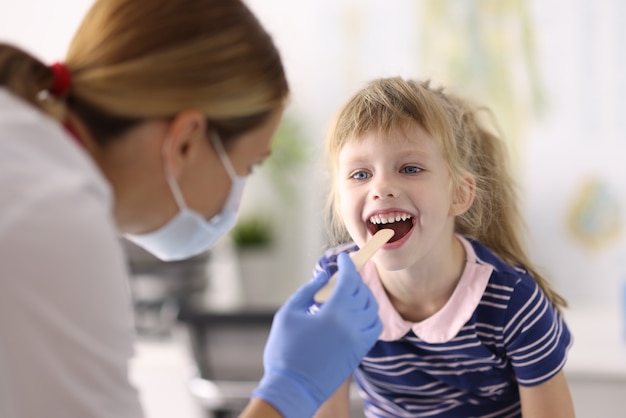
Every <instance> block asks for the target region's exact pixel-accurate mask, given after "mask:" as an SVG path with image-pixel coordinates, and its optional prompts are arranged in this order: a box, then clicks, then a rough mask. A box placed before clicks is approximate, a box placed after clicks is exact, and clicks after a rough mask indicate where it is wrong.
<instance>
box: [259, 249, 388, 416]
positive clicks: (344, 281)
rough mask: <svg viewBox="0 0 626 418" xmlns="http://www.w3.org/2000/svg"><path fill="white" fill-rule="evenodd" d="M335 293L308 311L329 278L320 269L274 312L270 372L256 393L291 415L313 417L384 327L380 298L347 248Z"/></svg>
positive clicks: (267, 357)
mask: <svg viewBox="0 0 626 418" xmlns="http://www.w3.org/2000/svg"><path fill="white" fill-rule="evenodd" d="M337 262H338V267H339V274H338V278H337V279H338V280H337V283H336V287H335V289H334V290H333V293H332V294H331V296H330V298H329V299H328V300H327V301H326V302H324V304H323V305H322V306H321V307H320V309H319V311H318V312H317V313H315V314H314V315H311V314H308V313H307V310H308V308H309V307H310V306H311V305H313V303H314V301H313V295H315V293H316V292H317V291H318V290H319V289H320V288H322V286H323V285H324V284H325V283H326V281H328V277H327V274H325V273H321V274H319V275H318V276H316V277H315V278H314V279H313V280H312V281H311V282H310V283H308V284H306V285H304V286H302V287H301V288H300V289H298V291H296V293H294V294H293V295H292V297H291V298H290V299H289V300H288V301H287V302H286V303H285V304H284V305H283V306H282V307H281V308H280V309H279V310H278V312H277V313H276V315H275V316H274V321H273V323H272V329H271V331H270V335H269V338H268V340H267V344H266V346H265V352H264V355H263V365H264V368H265V373H264V375H263V378H262V379H261V382H260V384H259V387H258V388H257V389H256V390H255V391H254V393H253V394H252V396H253V397H260V398H262V399H264V400H265V401H266V402H268V403H270V404H272V405H273V406H274V407H275V408H276V409H277V410H278V411H279V412H280V413H281V414H282V415H283V417H286V418H300V417H303V418H305V417H306V418H308V417H312V416H313V415H314V414H315V412H316V411H317V410H318V408H319V407H320V405H321V404H322V403H323V402H325V401H326V400H327V399H328V397H329V396H330V395H332V394H333V393H334V392H335V391H336V390H337V388H339V386H340V385H341V384H342V383H343V382H345V381H346V380H347V379H348V378H349V377H350V376H351V375H352V373H353V372H354V370H355V369H356V367H357V366H358V365H359V363H360V362H361V360H362V359H363V357H364V356H365V355H366V354H367V352H368V351H369V350H370V349H371V348H372V346H373V345H374V343H375V342H376V340H377V339H378V336H379V335H380V333H381V331H382V323H381V322H380V319H379V318H378V304H377V303H376V300H375V299H374V295H373V294H372V292H371V291H370V290H369V288H368V287H367V286H366V285H365V284H364V283H363V280H362V279H361V276H360V275H359V273H358V272H357V271H356V269H355V267H354V264H353V263H352V260H351V259H350V257H349V256H348V254H346V253H342V254H339V257H338V259H337Z"/></svg>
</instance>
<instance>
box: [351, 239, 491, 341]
mask: <svg viewBox="0 0 626 418" xmlns="http://www.w3.org/2000/svg"><path fill="white" fill-rule="evenodd" d="M457 238H458V239H459V240H460V241H461V244H463V247H464V248H465V253H466V257H467V261H466V264H465V269H464V270H463V274H462V275H461V279H460V280H459V283H458V284H457V286H456V289H454V292H453V293H452V296H450V299H449V300H448V302H446V304H445V305H444V306H443V307H442V308H441V309H440V310H439V311H437V312H436V313H435V314H433V315H432V316H430V317H429V318H426V319H424V320H423V321H420V322H409V321H406V320H404V319H403V318H402V317H401V316H400V314H399V313H398V312H397V311H396V309H395V308H394V307H393V305H392V304H391V302H390V301H389V298H388V297H387V293H386V292H385V289H384V287H383V284H382V283H381V281H380V277H379V276H378V272H377V271H376V266H375V265H374V263H373V262H372V261H369V262H368V263H367V264H366V265H365V266H364V267H363V269H362V270H361V273H362V276H363V280H364V281H365V283H366V284H367V285H368V286H369V287H370V289H371V290H372V293H374V296H375V297H376V301H377V302H378V305H379V311H378V314H379V316H380V319H381V321H382V322H383V332H382V334H381V335H380V337H379V339H380V340H383V341H394V340H399V339H400V338H402V337H404V336H405V335H406V334H407V333H408V332H409V331H410V330H413V332H414V333H415V335H417V336H418V337H419V338H420V339H422V340H424V341H425V342H427V343H430V344H437V343H445V342H447V341H450V340H451V339H452V338H454V337H455V336H456V335H457V334H458V333H459V331H460V330H461V328H462V327H463V325H465V324H466V323H467V321H468V320H469V319H470V318H471V317H472V314H473V313H474V311H475V310H476V307H477V306H478V304H479V303H480V300H481V298H482V295H483V293H484V291H485V289H486V288H487V283H488V282H489V277H491V273H492V271H493V266H492V265H490V264H485V263H483V262H482V261H480V260H478V259H477V257H476V253H475V252H474V249H473V248H472V246H471V244H470V243H469V242H468V241H467V240H466V239H465V238H463V237H462V236H460V235H457Z"/></svg>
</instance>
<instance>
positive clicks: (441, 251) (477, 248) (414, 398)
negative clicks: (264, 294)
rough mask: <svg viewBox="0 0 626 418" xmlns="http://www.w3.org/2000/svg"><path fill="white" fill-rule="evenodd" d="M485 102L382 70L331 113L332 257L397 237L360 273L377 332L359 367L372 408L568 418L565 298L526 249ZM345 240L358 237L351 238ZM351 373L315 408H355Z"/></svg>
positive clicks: (327, 264)
mask: <svg viewBox="0 0 626 418" xmlns="http://www.w3.org/2000/svg"><path fill="white" fill-rule="evenodd" d="M483 110H484V109H479V108H475V107H473V106H471V105H470V104H469V103H467V102H465V101H463V100H461V99H460V98H458V97H456V96H454V95H451V94H448V93H446V92H444V91H443V90H442V89H437V88H433V87H432V86H431V85H430V84H429V83H428V82H416V81H410V80H404V79H401V78H386V79H379V80H375V81H373V82H371V83H370V84H369V85H367V86H366V87H365V88H364V89H362V90H361V91H359V92H358V93H357V94H356V95H355V96H354V97H352V99H350V100H349V101H348V103H347V104H346V105H345V106H344V107H343V109H342V110H341V111H340V113H339V114H338V117H337V119H336V120H335V122H334V124H333V127H332V128H333V129H332V130H331V134H330V136H329V141H328V147H327V151H328V154H329V157H330V161H331V166H332V169H331V170H332V175H333V179H334V180H333V182H332V192H331V198H330V200H329V203H330V209H331V211H330V213H331V215H332V216H331V226H332V228H331V230H332V234H331V235H332V237H333V238H335V242H336V243H337V242H343V243H344V244H343V245H340V246H337V247H335V248H333V249H331V250H329V251H328V252H326V253H325V254H324V255H323V257H322V258H321V259H320V260H319V263H318V266H317V270H325V271H326V272H327V273H328V274H332V273H333V272H334V271H335V270H336V268H337V263H336V259H337V255H338V254H339V253H341V252H346V251H347V252H352V251H355V250H356V249H357V247H360V246H362V245H363V244H364V243H365V242H366V241H367V240H368V239H369V238H370V237H371V236H372V235H373V234H374V233H375V232H376V231H377V230H379V229H381V228H391V229H393V230H394V231H395V235H394V237H393V238H392V239H391V240H390V242H388V243H387V244H386V245H385V246H384V247H383V248H382V249H381V250H380V251H379V252H378V253H377V254H376V255H374V257H373V259H372V260H371V261H370V262H369V263H368V264H366V265H365V267H364V268H363V269H362V270H361V273H362V276H363V279H364V281H365V282H366V283H367V284H368V286H369V287H370V289H371V290H372V292H373V293H374V295H375V296H376V299H377V301H378V304H379V306H380V308H379V315H380V317H381V320H382V322H383V332H382V334H381V335H380V337H379V339H378V342H377V343H376V345H375V346H374V347H373V348H372V350H371V351H370V352H369V353H368V354H367V355H366V357H365V358H364V359H363V360H362V362H361V364H360V366H359V368H358V369H357V371H356V372H355V374H354V378H355V380H356V383H357V386H358V388H359V392H360V394H361V396H362V398H363V401H364V407H365V414H366V416H367V417H490V418H496V417H519V416H522V415H523V416H524V418H532V417H550V418H558V417H573V416H574V411H573V406H572V400H571V397H570V393H569V389H568V385H567V382H566V380H565V376H564V374H563V371H562V368H563V365H564V364H565V359H566V353H567V350H568V348H569V347H570V345H571V336H570V333H569V331H568V329H567V327H566V325H565V323H564V322H563V318H562V317H561V315H560V313H559V308H560V307H562V306H565V302H564V300H563V299H562V298H561V297H560V296H559V295H558V294H557V293H556V292H555V291H554V290H552V289H551V288H550V286H549V284H548V283H547V282H546V280H545V279H544V278H543V277H542V276H541V275H540V274H539V273H538V272H537V271H536V270H535V268H534V267H533V265H532V263H531V262H530V260H528V257H527V255H526V253H525V251H524V249H523V246H522V239H521V236H520V224H521V216H520V213H519V209H518V207H517V201H516V196H515V191H514V184H513V181H512V178H511V176H510V174H509V173H508V170H507V164H506V154H505V150H504V146H503V144H502V143H501V141H500V140H499V138H498V137H497V136H496V135H495V134H494V133H493V132H491V131H490V130H488V129H487V128H486V125H484V124H483V123H482V122H481V120H480V113H481V112H482V111H483ZM347 241H352V242H349V243H346V242H347ZM349 416H350V412H349V382H346V384H344V385H343V386H342V387H341V388H340V389H339V390H338V391H337V392H336V393H335V394H334V395H333V396H332V397H331V398H330V399H329V400H328V401H327V402H326V403H325V404H324V405H323V406H322V408H321V409H320V410H319V411H318V414H317V417H333V418H337V417H349Z"/></svg>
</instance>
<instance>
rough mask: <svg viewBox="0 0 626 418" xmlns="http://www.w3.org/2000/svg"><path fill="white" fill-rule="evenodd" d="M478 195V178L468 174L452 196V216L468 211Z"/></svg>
mask: <svg viewBox="0 0 626 418" xmlns="http://www.w3.org/2000/svg"><path fill="white" fill-rule="evenodd" d="M475 196H476V179H475V178H474V176H470V175H467V176H465V177H463V179H462V180H461V184H459V185H458V187H457V188H456V190H455V191H454V194H453V196H452V205H451V206H450V216H459V215H462V214H464V213H465V212H467V210H469V208H471V207H472V203H474V197H475Z"/></svg>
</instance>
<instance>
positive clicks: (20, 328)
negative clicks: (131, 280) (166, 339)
mask: <svg viewBox="0 0 626 418" xmlns="http://www.w3.org/2000/svg"><path fill="white" fill-rule="evenodd" d="M111 209H112V193H111V190H110V188H109V185H108V184H107V182H106V181H105V179H104V178H103V176H102V175H101V174H100V172H99V171H98V169H97V168H96V166H95V165H94V163H93V162H92V161H91V159H90V158H89V157H88V156H87V154H86V152H85V151H84V150H83V149H82V148H81V147H80V146H79V145H78V144H77V143H76V142H75V141H74V140H73V138H72V137H70V136H69V135H68V134H67V133H66V132H65V131H64V129H63V128H62V127H61V126H60V125H59V124H58V123H57V122H55V121H53V120H52V119H51V118H49V117H47V116H45V115H44V114H43V113H42V112H40V111H39V110H37V109H35V108H33V107H32V106H29V105H28V104H26V103H24V102H22V101H21V100H18V99H17V98H16V97H15V96H13V95H11V94H10V93H9V92H8V91H7V90H5V89H0V417H2V418H39V417H51V418H52V417H53V418H78V417H80V418H92V417H93V418H100V417H102V418H104V417H106V418H111V417H115V418H137V417H140V416H141V415H142V414H141V407H140V404H139V398H138V395H137V392H136V390H135V389H134V388H133V387H132V385H131V384H130V383H129V381H128V361H129V359H130V357H131V356H132V354H133V342H134V340H133V338H134V331H133V317H132V309H131V302H130V295H129V292H128V283H127V277H128V276H127V274H128V273H127V263H126V260H125V258H124V255H123V250H122V248H121V247H120V242H119V239H118V236H117V233H116V230H115V226H114V222H113V219H112V211H111Z"/></svg>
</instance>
